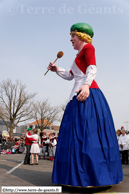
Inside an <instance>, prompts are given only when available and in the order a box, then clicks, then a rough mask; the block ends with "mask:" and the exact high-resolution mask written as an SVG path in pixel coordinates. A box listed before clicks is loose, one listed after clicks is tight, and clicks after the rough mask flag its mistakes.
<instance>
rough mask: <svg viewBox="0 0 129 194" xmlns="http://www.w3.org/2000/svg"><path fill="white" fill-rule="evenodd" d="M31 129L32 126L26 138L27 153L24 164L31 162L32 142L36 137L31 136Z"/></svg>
mask: <svg viewBox="0 0 129 194" xmlns="http://www.w3.org/2000/svg"><path fill="white" fill-rule="evenodd" d="M31 130H32V128H28V129H27V133H26V138H25V144H26V155H25V158H24V165H26V164H30V148H31V142H32V141H35V139H33V138H31V137H29V136H31Z"/></svg>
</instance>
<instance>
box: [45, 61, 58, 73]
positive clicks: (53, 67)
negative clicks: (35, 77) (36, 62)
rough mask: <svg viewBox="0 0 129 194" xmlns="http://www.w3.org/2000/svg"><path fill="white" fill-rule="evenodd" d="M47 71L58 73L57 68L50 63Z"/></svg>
mask: <svg viewBox="0 0 129 194" xmlns="http://www.w3.org/2000/svg"><path fill="white" fill-rule="evenodd" d="M47 69H49V70H51V71H53V72H57V71H58V67H57V65H56V64H55V63H52V62H50V64H49V65H48V68H47Z"/></svg>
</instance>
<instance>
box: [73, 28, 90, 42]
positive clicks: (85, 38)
mask: <svg viewBox="0 0 129 194" xmlns="http://www.w3.org/2000/svg"><path fill="white" fill-rule="evenodd" d="M75 34H76V35H77V36H78V38H79V39H81V40H84V41H85V42H87V43H89V44H92V38H91V37H90V36H89V35H88V34H85V33H82V32H78V31H77V30H75Z"/></svg>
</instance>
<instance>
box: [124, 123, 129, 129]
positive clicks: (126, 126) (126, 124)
mask: <svg viewBox="0 0 129 194" xmlns="http://www.w3.org/2000/svg"><path fill="white" fill-rule="evenodd" d="M124 123H126V129H127V131H128V125H127V123H129V121H125V122H124Z"/></svg>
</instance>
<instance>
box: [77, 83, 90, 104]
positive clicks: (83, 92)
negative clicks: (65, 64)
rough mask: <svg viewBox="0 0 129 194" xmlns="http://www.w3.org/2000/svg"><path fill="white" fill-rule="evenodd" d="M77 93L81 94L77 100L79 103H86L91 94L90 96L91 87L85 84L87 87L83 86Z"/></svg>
mask: <svg viewBox="0 0 129 194" xmlns="http://www.w3.org/2000/svg"><path fill="white" fill-rule="evenodd" d="M76 92H77V93H78V92H80V93H79V95H78V96H77V99H78V100H79V101H85V100H86V99H87V98H88V96H89V94H90V91H89V85H88V84H85V85H83V86H81V87H80V88H79V90H77V91H76Z"/></svg>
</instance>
